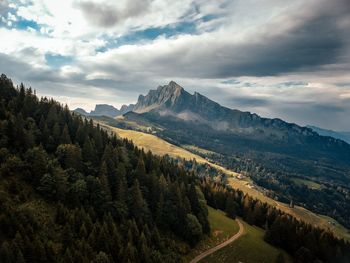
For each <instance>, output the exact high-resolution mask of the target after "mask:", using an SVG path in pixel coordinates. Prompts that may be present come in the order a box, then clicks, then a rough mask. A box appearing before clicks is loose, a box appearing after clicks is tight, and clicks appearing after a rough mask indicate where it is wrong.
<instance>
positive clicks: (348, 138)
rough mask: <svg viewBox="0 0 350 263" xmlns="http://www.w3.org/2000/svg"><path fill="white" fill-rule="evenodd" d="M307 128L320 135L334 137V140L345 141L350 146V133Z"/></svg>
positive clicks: (312, 127) (313, 127) (309, 126)
mask: <svg viewBox="0 0 350 263" xmlns="http://www.w3.org/2000/svg"><path fill="white" fill-rule="evenodd" d="M307 127H308V128H310V129H312V130H314V131H315V132H317V133H318V134H319V135H322V136H329V137H333V138H336V139H339V140H343V141H345V142H347V143H349V144H350V132H345V131H344V132H339V131H332V130H326V129H322V128H319V127H316V126H311V125H308V126H307Z"/></svg>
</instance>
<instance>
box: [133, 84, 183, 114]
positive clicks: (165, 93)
mask: <svg viewBox="0 0 350 263" xmlns="http://www.w3.org/2000/svg"><path fill="white" fill-rule="evenodd" d="M188 96H190V94H189V93H188V92H186V91H185V90H184V89H183V88H182V87H181V86H180V85H178V84H176V83H175V82H174V81H171V82H170V83H169V84H168V85H164V86H159V87H158V88H157V89H156V90H150V91H149V92H148V94H147V95H146V96H143V95H140V96H139V98H138V101H137V103H136V105H135V107H134V109H133V111H134V112H137V113H142V112H148V111H150V110H153V109H160V108H163V109H164V108H172V107H174V106H176V105H177V104H178V99H179V98H180V99H182V98H183V97H188Z"/></svg>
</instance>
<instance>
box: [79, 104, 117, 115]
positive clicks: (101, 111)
mask: <svg viewBox="0 0 350 263" xmlns="http://www.w3.org/2000/svg"><path fill="white" fill-rule="evenodd" d="M73 111H74V112H77V113H79V114H81V115H84V116H108V117H112V118H114V117H117V116H119V115H121V112H120V111H119V110H118V109H117V108H115V107H113V106H112V105H107V104H97V105H96V106H95V109H94V110H93V111H91V112H90V113H88V112H86V111H85V110H84V109H82V108H77V109H75V110H73Z"/></svg>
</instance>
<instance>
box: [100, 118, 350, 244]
mask: <svg viewBox="0 0 350 263" xmlns="http://www.w3.org/2000/svg"><path fill="white" fill-rule="evenodd" d="M101 126H102V127H104V128H105V129H107V130H109V131H111V132H115V133H116V134H118V135H119V136H120V137H122V138H128V139H129V140H132V141H133V142H134V144H135V145H137V146H138V147H140V148H144V149H145V150H150V151H152V152H153V153H154V154H156V155H161V156H162V155H165V154H168V155H169V156H171V157H173V158H184V159H186V160H193V159H196V161H197V162H198V163H206V164H209V165H211V166H212V167H213V168H215V169H217V170H218V171H221V172H223V173H225V174H227V175H228V176H229V177H230V178H229V180H228V183H229V185H231V186H232V187H233V188H235V189H240V190H241V191H243V192H244V193H246V194H249V195H250V196H252V197H254V198H257V199H259V200H261V201H262V202H266V203H268V204H270V205H272V206H275V207H277V208H278V209H280V210H281V211H283V212H285V213H288V214H290V215H292V216H294V217H296V218H297V219H299V220H302V221H304V222H306V223H309V224H311V225H316V226H318V227H322V228H325V229H329V230H331V231H333V233H334V234H335V235H336V236H338V237H340V238H345V239H348V240H350V234H349V231H348V230H347V229H345V228H344V227H342V226H341V225H339V224H336V225H331V224H329V223H328V222H329V219H328V218H326V217H324V216H320V215H317V214H315V213H312V212H311V211H309V210H307V209H305V208H303V207H300V206H295V207H294V208H290V207H289V206H288V205H287V204H284V203H281V202H278V201H276V200H273V199H272V198H269V197H267V196H265V195H264V194H263V193H262V192H260V191H259V190H257V189H252V188H249V187H248V186H247V183H248V181H247V180H245V181H244V180H238V179H236V176H237V175H238V174H237V173H235V172H232V171H230V170H228V169H226V168H224V167H221V166H219V165H217V164H213V163H211V162H209V161H207V160H206V159H204V158H202V157H200V156H198V155H196V154H194V153H191V152H190V151H188V150H185V149H183V148H181V147H178V146H175V145H172V144H170V143H168V142H166V141H164V140H163V139H160V138H158V137H157V136H155V135H152V134H148V133H143V132H139V131H133V130H123V129H119V128H115V127H111V126H108V125H106V124H103V123H101ZM333 221H334V220H333Z"/></svg>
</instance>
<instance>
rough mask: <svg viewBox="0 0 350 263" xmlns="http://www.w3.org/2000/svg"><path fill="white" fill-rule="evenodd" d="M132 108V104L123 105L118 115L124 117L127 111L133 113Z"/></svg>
mask: <svg viewBox="0 0 350 263" xmlns="http://www.w3.org/2000/svg"><path fill="white" fill-rule="evenodd" d="M134 107H135V105H134V104H130V105H125V104H124V105H123V106H122V107H121V108H120V110H119V111H120V114H121V115H124V114H125V113H128V112H129V111H133V110H134Z"/></svg>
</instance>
